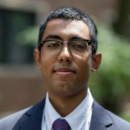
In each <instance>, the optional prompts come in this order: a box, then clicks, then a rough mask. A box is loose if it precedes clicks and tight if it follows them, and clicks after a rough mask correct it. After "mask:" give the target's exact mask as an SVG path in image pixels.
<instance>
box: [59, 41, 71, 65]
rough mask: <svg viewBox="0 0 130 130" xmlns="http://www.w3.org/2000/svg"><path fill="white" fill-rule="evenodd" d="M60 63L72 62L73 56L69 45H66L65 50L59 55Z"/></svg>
mask: <svg viewBox="0 0 130 130" xmlns="http://www.w3.org/2000/svg"><path fill="white" fill-rule="evenodd" d="M58 61H59V62H68V63H71V62H72V54H71V52H70V49H69V46H68V44H66V43H64V45H63V48H62V50H61V52H60V54H59V55H58Z"/></svg>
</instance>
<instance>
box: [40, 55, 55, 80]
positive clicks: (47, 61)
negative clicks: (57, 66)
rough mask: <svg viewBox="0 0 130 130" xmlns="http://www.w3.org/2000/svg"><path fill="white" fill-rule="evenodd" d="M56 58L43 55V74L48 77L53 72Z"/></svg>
mask: <svg viewBox="0 0 130 130" xmlns="http://www.w3.org/2000/svg"><path fill="white" fill-rule="evenodd" d="M53 60H54V58H50V57H47V56H42V59H41V68H42V74H43V77H44V78H47V77H48V76H49V75H50V74H51V72H52V66H53V63H54V61H53Z"/></svg>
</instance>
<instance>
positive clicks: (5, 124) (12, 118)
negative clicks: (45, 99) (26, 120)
mask: <svg viewBox="0 0 130 130" xmlns="http://www.w3.org/2000/svg"><path fill="white" fill-rule="evenodd" d="M30 108H31V107H29V108H26V109H23V110H21V111H18V112H16V113H14V114H11V115H9V116H7V117H5V118H3V119H1V120H0V130H9V127H10V130H12V129H13V127H14V126H15V125H16V124H17V122H18V121H19V119H20V118H21V117H22V115H23V114H24V113H25V112H26V111H28V110H29V109H30Z"/></svg>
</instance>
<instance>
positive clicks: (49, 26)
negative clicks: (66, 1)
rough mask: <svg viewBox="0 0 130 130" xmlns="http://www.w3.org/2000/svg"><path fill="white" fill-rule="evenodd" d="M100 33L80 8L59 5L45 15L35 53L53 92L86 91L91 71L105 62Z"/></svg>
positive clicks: (77, 92)
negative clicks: (100, 51) (98, 40)
mask: <svg viewBox="0 0 130 130" xmlns="http://www.w3.org/2000/svg"><path fill="white" fill-rule="evenodd" d="M96 37H97V29H96V26H95V24H94V22H93V21H92V19H91V18H90V17H89V16H88V15H86V14H85V13H83V12H82V11H80V10H78V9H75V8H72V7H63V8H59V9H57V10H55V11H53V12H51V13H50V15H49V16H48V17H47V18H46V19H45V21H44V22H43V23H42V25H41V27H40V33H39V41H38V46H39V45H40V46H39V48H38V49H36V50H35V51H34V56H35V60H36V63H37V66H38V69H39V70H41V71H42V74H43V78H44V80H45V82H46V85H47V90H48V92H49V95H53V96H54V95H61V96H72V95H75V94H80V95H83V93H85V94H86V92H87V88H88V79H89V77H90V73H91V71H93V72H95V71H96V70H97V69H98V67H99V65H100V62H101V54H100V53H96V50H97V38H96ZM41 41H42V42H41ZM48 41H49V42H48ZM89 41H91V43H90V42H89ZM92 44H93V45H92ZM92 55H93V58H92Z"/></svg>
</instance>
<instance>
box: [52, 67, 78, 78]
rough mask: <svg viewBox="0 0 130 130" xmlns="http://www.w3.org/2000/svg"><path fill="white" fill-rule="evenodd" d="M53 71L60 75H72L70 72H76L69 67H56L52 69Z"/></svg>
mask: <svg viewBox="0 0 130 130" xmlns="http://www.w3.org/2000/svg"><path fill="white" fill-rule="evenodd" d="M53 72H54V73H56V74H58V75H61V76H62V75H72V74H75V73H76V71H74V70H72V69H69V68H57V69H54V71H53Z"/></svg>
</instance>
